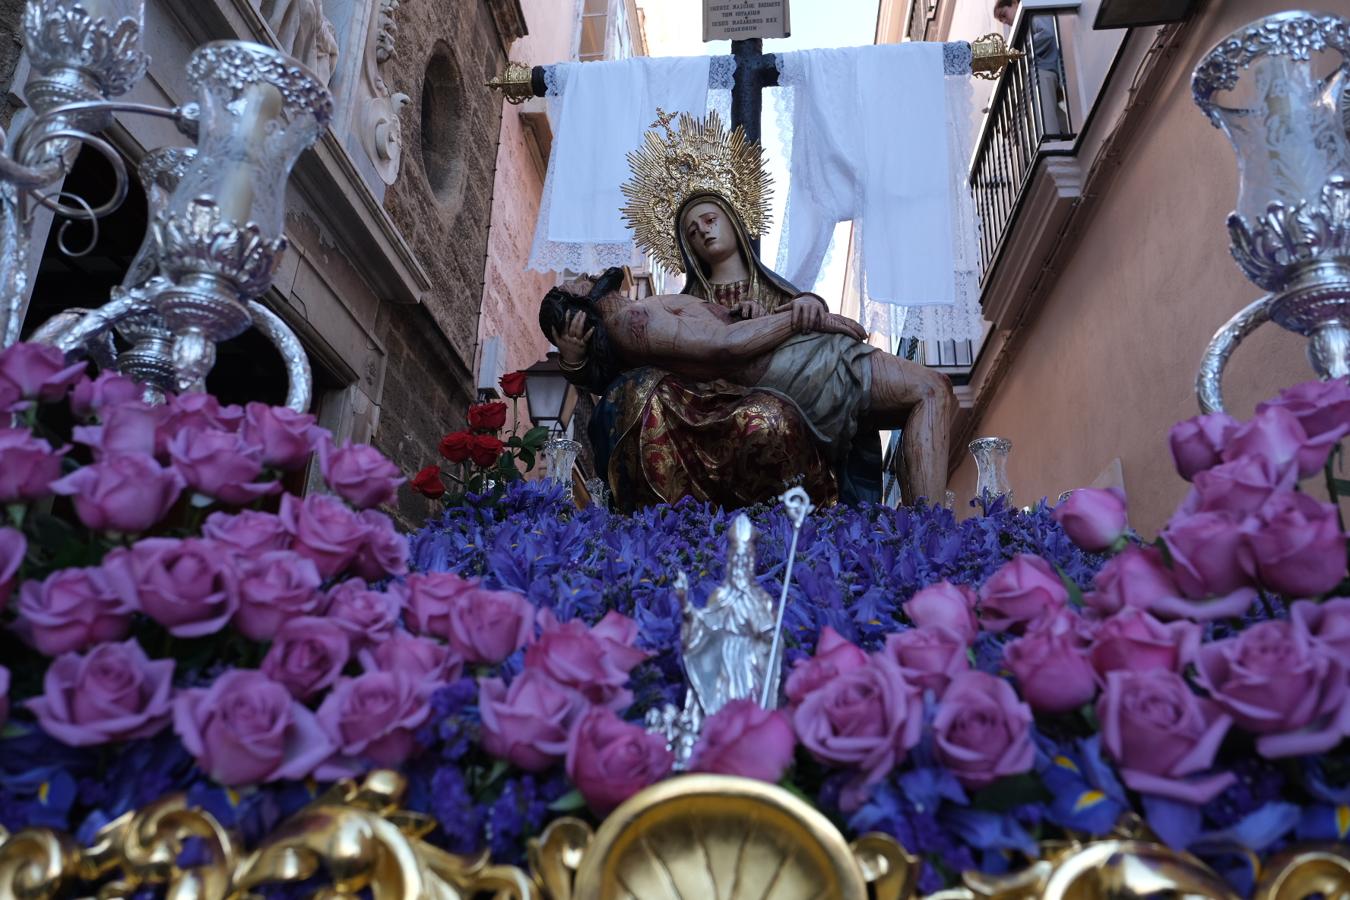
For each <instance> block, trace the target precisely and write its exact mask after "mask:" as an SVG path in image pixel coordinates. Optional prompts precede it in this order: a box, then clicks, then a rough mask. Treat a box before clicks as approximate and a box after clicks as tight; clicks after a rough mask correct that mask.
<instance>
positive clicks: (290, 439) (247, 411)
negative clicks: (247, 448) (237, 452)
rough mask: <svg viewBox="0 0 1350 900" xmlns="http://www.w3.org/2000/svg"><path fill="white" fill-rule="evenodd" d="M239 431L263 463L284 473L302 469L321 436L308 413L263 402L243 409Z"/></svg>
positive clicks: (320, 429)
mask: <svg viewBox="0 0 1350 900" xmlns="http://www.w3.org/2000/svg"><path fill="white" fill-rule="evenodd" d="M241 431H242V433H243V435H244V438H245V439H246V440H247V441H248V442H249V443H251V444H254V445H255V446H257V447H259V448H260V449H261V452H262V461H263V463H264V464H266V465H269V466H271V467H272V468H274V469H281V470H282V471H284V472H291V471H295V470H296V469H300V468H303V467H304V465H305V463H307V462H308V461H309V457H310V454H312V453H313V452H314V445H315V444H316V443H317V442H318V440H319V438H320V436H321V435H323V434H324V431H323V429H322V428H320V427H318V425H316V424H315V418H314V416H312V415H310V414H309V413H298V412H296V411H295V410H293V409H289V408H288V407H285V406H269V405H267V404H266V403H250V404H248V406H246V407H244V423H243V426H242V428H241Z"/></svg>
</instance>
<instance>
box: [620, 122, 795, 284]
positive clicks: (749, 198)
mask: <svg viewBox="0 0 1350 900" xmlns="http://www.w3.org/2000/svg"><path fill="white" fill-rule="evenodd" d="M656 112H657V120H656V122H654V123H653V124H652V128H653V130H652V131H648V132H647V134H646V135H645V137H644V140H643V143H642V146H641V147H639V148H638V149H637V150H635V151H633V152H632V153H629V154H628V167H629V168H630V169H631V170H632V171H633V177H632V178H631V179H629V180H628V181H627V182H625V183H624V185H623V186H622V188H621V190H622V191H623V195H624V196H625V197H627V198H628V205H627V206H625V207H624V208H623V209H622V210H620V212H622V213H623V216H624V218H625V219H626V220H627V222H628V227H629V228H631V229H633V235H634V238H635V239H636V241H637V244H638V246H640V247H642V248H643V249H644V250H646V251H648V252H649V253H651V254H652V256H653V257H655V258H656V261H657V262H658V263H660V264H661V266H662V267H663V268H664V269H665V270H666V271H668V272H671V273H673V274H677V275H678V274H680V273H681V272H683V271H684V262H683V261H682V260H681V259H680V248H679V243H678V241H677V240H676V238H675V228H676V225H677V223H676V222H675V214H676V213H677V212H679V209H680V206H681V205H682V204H683V203H684V201H685V200H686V199H687V198H688V197H690V196H692V195H693V194H696V193H701V192H704V191H710V192H712V193H715V194H718V195H719V196H721V197H722V198H723V199H725V200H726V201H727V203H729V204H730V205H731V208H732V209H734V210H735V211H736V214H737V215H739V216H740V217H741V221H742V222H744V223H745V229H746V231H748V232H749V233H750V235H751V237H759V236H761V235H763V234H764V233H765V232H766V231H768V230H769V223H770V211H769V197H770V195H771V194H772V188H771V185H772V180H771V179H770V178H769V174H768V173H767V172H766V171H764V154H763V152H762V151H761V149H760V146H759V144H757V143H755V142H754V141H750V140H747V139H746V137H745V130H744V129H743V128H741V127H740V126H739V125H738V126H737V127H736V128H734V129H732V131H731V133H730V134H728V133H727V130H726V128H725V126H724V125H723V124H722V118H721V116H719V115H718V114H717V113H716V112H710V113H709V114H708V118H707V119H703V120H700V119H695V118H694V117H693V116H691V115H689V114H688V113H681V114H680V121H679V128H678V129H672V128H671V127H670V123H671V121H672V120H673V119H674V118H675V116H674V115H673V114H671V113H667V112H665V111H664V110H660V109H658V110H657V111H656ZM657 128H662V129H664V130H665V134H664V135H663V134H661V133H660V132H659V131H656V130H655V129H657Z"/></svg>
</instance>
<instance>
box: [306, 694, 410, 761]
mask: <svg viewBox="0 0 1350 900" xmlns="http://www.w3.org/2000/svg"><path fill="white" fill-rule="evenodd" d="M316 715H317V716H318V719H319V724H320V725H321V726H322V727H323V730H324V733H325V734H327V735H328V736H329V738H330V739H331V740H332V742H333V743H334V744H336V745H337V747H338V749H339V750H340V751H341V753H342V754H343V755H345V756H349V757H354V758H360V759H367V760H370V761H371V762H373V763H374V764H375V765H377V766H399V765H402V764H403V763H405V762H407V760H408V757H410V756H412V754H413V751H414V750H415V749H416V742H415V741H414V739H413V732H414V731H416V730H417V728H418V727H419V726H420V725H421V724H422V723H423V722H425V721H426V720H427V718H428V717H429V716H430V715H431V706H430V704H428V702H427V696H426V693H425V692H424V691H422V690H421V689H420V687H419V685H418V683H417V682H416V681H414V680H413V679H411V678H409V677H407V676H406V675H404V674H402V673H401V672H367V673H366V674H364V675H359V676H357V677H356V678H343V679H341V680H339V681H338V683H337V685H336V686H335V687H334V688H333V690H332V692H331V693H330V694H329V695H328V696H327V697H325V698H324V701H323V703H322V704H321V705H320V706H319V711H318V713H317V714H316Z"/></svg>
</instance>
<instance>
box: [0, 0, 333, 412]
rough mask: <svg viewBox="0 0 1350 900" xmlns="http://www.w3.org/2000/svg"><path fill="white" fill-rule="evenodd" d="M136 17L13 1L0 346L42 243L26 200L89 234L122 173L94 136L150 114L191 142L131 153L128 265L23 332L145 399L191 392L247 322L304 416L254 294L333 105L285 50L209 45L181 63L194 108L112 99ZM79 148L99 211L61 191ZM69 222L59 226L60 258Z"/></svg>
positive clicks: (282, 346) (0, 220)
mask: <svg viewBox="0 0 1350 900" xmlns="http://www.w3.org/2000/svg"><path fill="white" fill-rule="evenodd" d="M144 12H145V10H144V0H78V2H73V0H28V3H27V5H26V7H25V9H24V17H23V30H24V45H25V48H26V50H27V52H28V57H29V60H30V62H31V63H32V71H33V74H32V76H31V77H30V78H29V79H28V82H27V83H26V85H25V87H24V94H25V97H26V99H27V102H28V105H29V109H28V110H27V111H25V112H24V113H21V114H20V116H19V117H16V122H15V127H14V128H13V129H12V130H11V133H10V134H9V135H7V136H3V138H4V154H3V156H0V345H3V346H9V345H10V344H12V343H14V342H15V341H17V340H18V339H19V334H20V330H21V327H22V324H23V319H24V314H25V311H26V305H27V297H28V294H29V283H28V282H29V277H30V276H29V273H31V272H32V271H33V270H34V268H35V266H34V262H35V260H34V255H35V254H38V253H40V252H41V247H40V246H38V245H35V243H34V241H33V239H32V221H33V215H34V213H35V211H36V210H37V208H39V207H45V208H47V209H50V210H52V211H54V212H55V213H56V214H57V215H60V216H64V217H66V218H67V219H69V220H71V221H83V222H88V223H90V224H91V225H93V226H94V228H95V238H94V240H97V222H98V220H99V219H100V218H101V217H103V216H105V215H107V214H109V213H111V212H113V211H114V210H116V209H117V208H118V207H119V206H120V205H121V203H122V201H123V200H124V199H125V198H126V195H127V192H128V188H129V180H128V175H127V169H126V164H125V162H124V161H123V159H122V157H121V155H120V154H119V153H118V152H117V151H116V150H115V149H114V148H113V146H112V145H111V144H110V143H109V142H108V141H106V140H105V139H104V138H102V137H98V136H97V135H96V132H99V131H102V130H104V129H106V128H107V127H109V126H110V125H111V124H112V121H113V118H112V117H113V115H114V114H115V113H122V114H138V115H150V116H159V117H163V118H168V119H172V120H173V121H174V122H175V124H176V125H177V126H178V129H179V131H180V132H181V133H183V134H184V135H185V136H187V137H189V138H192V139H195V140H196V147H195V149H189V148H162V149H159V150H155V151H152V152H151V153H149V154H147V155H146V157H145V158H144V160H143V161H142V162H141V165H140V167H139V169H138V175H139V177H140V181H141V183H142V186H143V187H144V188H145V191H146V195H147V199H148V203H149V208H150V224H149V227H148V229H147V233H146V237H145V240H144V241H143V243H142V246H141V250H140V252H139V253H138V255H137V257H136V259H135V261H134V262H133V264H132V267H131V270H130V271H129V272H128V273H127V276H126V278H125V279H124V280H123V282H122V284H121V286H120V287H118V288H115V289H114V290H113V292H112V296H111V297H110V298H109V299H108V301H107V302H104V303H99V302H98V301H97V300H96V301H95V303H94V304H91V306H92V307H93V308H83V309H71V310H67V311H65V312H63V313H60V314H58V315H57V316H55V317H54V318H53V319H52V320H50V321H48V322H47V323H44V325H43V326H42V327H41V328H40V329H38V330H37V331H35V332H34V333H33V335H32V336H31V339H33V340H36V341H41V342H43V343H48V344H51V345H53V346H56V347H59V348H60V349H61V350H63V351H65V352H66V353H67V354H70V355H81V354H84V355H88V356H89V357H90V358H92V359H93V360H94V361H95V362H97V363H98V364H99V365H100V366H104V367H109V368H116V369H118V370H119V371H121V372H123V373H124V374H127V375H129V376H131V377H134V378H136V379H137V380H139V381H141V382H143V383H144V384H146V386H147V394H148V396H149V398H150V399H155V398H157V397H162V395H163V393H164V392H166V391H194V390H202V389H203V388H204V383H205V379H206V375H207V373H209V372H210V370H211V368H212V366H213V365H214V363H215V347H216V344H217V343H219V342H220V341H224V340H228V339H229V338H232V337H235V336H237V335H239V334H241V333H243V332H244V331H246V330H248V329H249V328H256V329H258V331H260V332H261V333H262V334H263V335H265V336H266V337H267V338H268V339H269V340H270V341H271V342H272V343H273V345H275V346H276V348H277V350H278V351H279V352H280V353H281V355H282V357H283V358H284V360H285V362H286V367H287V373H288V376H289V380H290V385H289V390H288V392H287V399H286V403H287V405H288V406H290V407H292V408H293V409H296V410H300V411H304V410H305V409H307V408H308V406H309V402H310V395H311V392H312V380H311V376H310V370H309V363H308V360H307V358H306V355H305V353H304V350H303V348H302V346H301V344H300V341H299V339H298V338H297V337H296V336H295V334H294V333H293V332H292V331H291V330H290V329H289V328H288V327H287V326H286V325H285V323H284V322H283V321H282V320H281V319H280V318H279V317H278V316H276V315H275V314H274V313H272V312H271V311H270V310H268V309H267V308H266V307H265V306H263V305H262V304H261V303H259V302H258V301H257V299H256V298H257V297H259V296H261V295H262V294H263V293H265V292H266V291H267V290H268V288H269V287H270V286H271V284H272V278H273V275H274V274H275V272H276V269H277V266H278V264H279V263H280V260H281V255H282V253H283V252H284V251H285V249H286V238H285V235H284V233H283V230H284V224H285V211H286V209H285V195H286V182H287V180H288V179H289V177H290V173H291V169H292V168H293V167H294V165H295V163H296V160H297V159H298V158H299V156H300V154H301V153H302V152H304V150H305V149H307V148H308V147H310V146H311V145H312V144H313V143H314V142H315V141H316V140H317V139H318V137H319V135H320V134H322V132H323V130H324V129H325V128H327V126H328V122H329V120H330V119H331V118H332V111H333V103H332V98H331V96H330V95H329V93H328V90H327V88H326V87H325V86H324V85H323V83H322V82H321V81H320V80H319V79H318V78H316V77H315V76H314V75H313V74H311V73H310V72H309V71H308V70H307V69H306V68H305V67H304V66H302V65H301V64H300V63H299V62H297V61H296V60H294V59H292V58H290V57H288V56H286V55H285V54H282V53H280V52H278V51H276V50H274V49H272V48H270V47H265V46H262V45H260V44H252V43H247V42H243V41H217V42H214V43H210V44H206V45H205V46H202V47H200V48H198V49H197V51H196V52H195V53H193V55H192V57H191V59H190V60H189V62H188V66H187V79H188V82H189V84H191V85H192V87H193V89H194V90H195V92H196V100H195V102H192V103H188V104H184V105H183V106H180V107H176V108H171V109H166V108H160V107H156V106H149V105H146V104H140V103H128V102H122V101H119V100H115V99H114V98H116V97H119V96H120V95H122V94H124V93H126V92H127V91H128V90H130V89H131V88H132V87H133V86H134V85H135V84H136V83H137V82H138V81H139V80H140V79H141V78H142V77H144V75H145V72H146V67H147V62H148V60H147V58H146V55H145V53H144V52H143V50H142V49H141V37H142V29H143V24H144ZM0 135H3V133H2V132H0ZM81 146H85V147H90V148H92V149H93V150H95V151H97V152H98V153H99V154H100V155H102V156H103V157H104V158H105V159H107V161H108V162H109V163H110V164H111V166H112V168H113V171H114V173H115V178H116V185H115V189H114V191H113V195H112V197H110V198H109V199H108V200H107V201H106V202H105V203H103V204H102V205H100V206H94V205H92V204H91V203H89V202H88V201H86V200H84V199H83V198H79V197H71V196H70V195H69V194H66V193H64V192H63V191H61V189H60V185H61V183H62V181H63V179H64V178H65V176H66V175H67V174H68V173H69V171H70V168H71V165H72V164H73V163H74V159H75V155H76V154H77V153H78V151H79V149H80V147H81ZM70 224H71V222H70V221H68V222H66V223H65V225H63V227H62V231H61V232H60V233H59V236H60V237H61V238H62V240H61V247H62V250H63V251H65V252H71V251H70V250H69V248H68V247H67V245H66V243H65V240H64V238H65V229H66V228H67V227H69V225H70ZM90 246H91V247H92V241H91V245H90ZM75 252H76V253H77V254H78V253H79V252H80V251H75ZM83 252H87V250H86V251H83ZM119 346H120V347H122V348H124V349H120V350H119Z"/></svg>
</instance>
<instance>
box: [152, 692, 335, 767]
mask: <svg viewBox="0 0 1350 900" xmlns="http://www.w3.org/2000/svg"><path fill="white" fill-rule="evenodd" d="M173 728H174V731H176V732H177V733H178V737H179V738H180V739H181V740H182V742H183V746H184V747H185V748H186V749H187V751H188V753H190V754H192V756H193V757H195V758H196V760H197V765H198V767H199V768H201V769H202V771H204V772H206V773H207V774H208V775H210V776H211V777H212V778H213V779H215V780H216V781H217V782H219V783H220V784H223V785H227V786H233V785H245V784H258V783H259V782H264V781H301V780H303V779H305V778H307V777H309V775H310V774H311V773H312V772H313V771H314V770H315V768H317V767H318V766H319V765H320V764H321V763H323V762H324V761H325V760H326V759H328V757H329V756H331V755H332V753H333V750H334V746H333V742H332V741H331V740H330V739H329V738H328V736H327V735H325V734H324V731H323V729H322V728H320V727H319V723H318V720H317V719H316V718H315V716H314V713H312V712H310V711H309V710H307V709H305V707H304V706H302V705H301V704H300V703H299V702H298V701H297V700H295V699H294V698H292V697H291V695H290V694H289V693H287V691H286V688H284V687H282V686H281V685H279V684H277V683H276V682H275V681H273V680H272V679H270V678H268V677H267V676H266V675H264V674H263V673H261V672H254V671H249V670H245V669H232V670H230V671H228V672H226V673H225V674H223V675H221V676H220V677H218V678H217V679H216V680H215V682H214V683H212V685H211V686H210V687H209V688H192V689H190V690H185V691H181V692H180V693H179V694H178V699H177V700H176V701H175V702H174V707H173Z"/></svg>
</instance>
